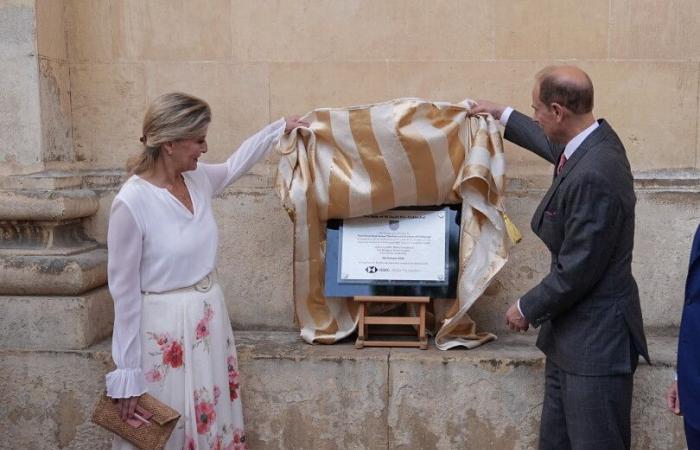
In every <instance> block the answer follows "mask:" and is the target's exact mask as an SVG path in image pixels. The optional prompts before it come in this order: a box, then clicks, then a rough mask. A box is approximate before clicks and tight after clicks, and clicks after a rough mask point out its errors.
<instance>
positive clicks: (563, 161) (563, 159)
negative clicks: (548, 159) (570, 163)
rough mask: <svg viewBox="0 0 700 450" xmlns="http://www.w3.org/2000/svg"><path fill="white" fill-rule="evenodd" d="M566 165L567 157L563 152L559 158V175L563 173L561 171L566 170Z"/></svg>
mask: <svg viewBox="0 0 700 450" xmlns="http://www.w3.org/2000/svg"><path fill="white" fill-rule="evenodd" d="M564 164H566V155H565V154H564V152H561V156H560V157H559V164H557V175H559V174H560V173H561V169H563V168H564Z"/></svg>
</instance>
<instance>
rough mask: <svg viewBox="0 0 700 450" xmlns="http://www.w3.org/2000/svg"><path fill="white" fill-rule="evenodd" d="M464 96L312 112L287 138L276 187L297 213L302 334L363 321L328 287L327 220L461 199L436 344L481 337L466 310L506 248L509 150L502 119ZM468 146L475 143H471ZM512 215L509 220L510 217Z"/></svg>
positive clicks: (327, 335) (468, 343)
mask: <svg viewBox="0 0 700 450" xmlns="http://www.w3.org/2000/svg"><path fill="white" fill-rule="evenodd" d="M471 104H472V103H471V101H469V100H465V101H464V102H462V103H459V104H450V103H437V102H428V101H425V100H420V99H413V98H406V99H396V100H392V101H389V102H385V103H378V104H372V105H364V106H357V107H350V108H321V109H317V110H315V111H312V112H310V113H308V114H307V115H306V116H305V117H304V120H306V121H308V122H310V126H309V128H297V129H295V130H294V131H292V132H291V133H290V134H289V135H287V136H285V137H283V138H282V140H281V141H280V147H279V151H280V153H281V155H282V157H281V159H280V162H279V167H278V175H277V190H278V194H279V196H280V198H281V199H282V202H283V204H284V207H285V208H286V210H287V212H288V213H289V215H290V217H291V218H292V220H293V222H294V302H295V310H296V318H297V320H298V322H299V326H300V327H301V337H302V338H303V339H304V340H305V341H307V342H309V343H325V344H330V343H334V342H336V341H338V340H340V339H342V338H344V337H346V336H348V335H349V334H351V333H352V332H353V331H354V330H355V327H356V326H357V308H356V305H355V304H354V302H353V301H352V300H351V299H348V298H326V297H324V295H323V280H324V250H325V230H326V221H327V220H328V219H334V218H349V217H357V216H364V215H367V214H371V213H378V212H382V211H385V210H388V209H391V208H395V207H398V206H421V205H440V204H445V203H460V202H461V203H462V224H461V241H460V265H459V280H458V287H457V292H458V294H457V299H456V300H455V299H452V300H447V299H445V300H438V301H434V302H433V303H434V311H435V328H436V330H435V342H436V345H437V346H438V348H440V349H448V348H452V347H455V346H464V347H467V348H473V347H476V346H478V345H480V344H482V343H484V342H487V341H490V340H492V339H494V338H495V336H494V335H492V334H491V333H484V332H481V333H477V331H476V325H475V323H474V322H473V321H472V319H471V318H470V317H469V315H468V314H467V311H468V310H469V308H470V307H471V306H472V305H473V304H474V302H475V301H476V300H477V299H478V298H479V297H480V296H481V294H482V293H483V292H484V290H485V289H486V287H487V286H488V285H489V283H490V282H491V280H492V279H493V277H494V276H495V275H496V274H497V273H498V272H499V271H500V270H501V268H502V267H503V265H504V264H505V262H506V260H507V258H508V242H507V234H508V232H510V231H512V232H513V233H514V234H513V238H514V239H515V234H516V233H517V230H516V229H515V228H514V227H513V226H512V224H510V223H509V224H508V226H506V223H505V222H506V221H507V217H506V216H505V213H504V210H503V204H504V189H505V159H504V154H503V141H502V139H501V135H500V132H499V129H498V124H497V122H496V121H495V120H494V119H493V118H492V117H491V116H486V117H483V116H479V117H476V118H470V117H469V116H468V112H469V106H470V105H471ZM466 149H469V151H468V152H467V151H466ZM504 218H505V220H504Z"/></svg>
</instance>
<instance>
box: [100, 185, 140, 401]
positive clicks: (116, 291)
mask: <svg viewBox="0 0 700 450" xmlns="http://www.w3.org/2000/svg"><path fill="white" fill-rule="evenodd" d="M142 236H143V232H142V231H141V228H140V227H139V226H138V224H137V222H136V220H135V219H134V216H133V215H132V213H131V210H130V209H129V207H128V206H127V205H126V203H124V202H123V201H121V200H120V199H119V198H116V199H115V200H114V203H113V204H112V211H111V213H110V216H109V229H108V231H107V247H108V252H107V279H108V283H109V292H110V293H111V294H112V298H113V299H114V331H113V333H112V359H114V363H115V364H116V365H117V370H115V371H113V372H110V373H108V374H107V375H106V377H105V379H106V384H107V395H108V396H109V397H112V398H127V397H134V396H137V395H141V394H143V393H144V392H146V391H147V388H146V380H145V378H144V375H143V371H142V370H141V337H140V328H141V275H140V273H139V268H140V266H141V246H142Z"/></svg>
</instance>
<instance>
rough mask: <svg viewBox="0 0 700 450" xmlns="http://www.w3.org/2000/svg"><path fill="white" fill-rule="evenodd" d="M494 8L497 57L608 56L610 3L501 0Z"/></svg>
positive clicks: (597, 1) (594, 1) (595, 1)
mask: <svg viewBox="0 0 700 450" xmlns="http://www.w3.org/2000/svg"><path fill="white" fill-rule="evenodd" d="M494 9H495V13H494V17H495V23H494V33H495V40H496V58H499V59H501V58H503V59H534V58H537V59H539V58H542V59H560V58H566V59H603V58H606V57H607V56H608V55H607V48H608V9H609V5H608V0H592V1H589V2H585V3H584V2H579V1H576V0H565V1H561V0H534V1H528V2H511V1H508V0H498V1H496V2H494Z"/></svg>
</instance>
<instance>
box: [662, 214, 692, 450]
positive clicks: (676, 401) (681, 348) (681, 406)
mask: <svg viewBox="0 0 700 450" xmlns="http://www.w3.org/2000/svg"><path fill="white" fill-rule="evenodd" d="M699 337H700V227H698V229H697V230H696V231H695V238H694V239H693V247H692V249H691V251H690V264H689V265H688V278H687V279H686V281H685V304H684V306H683V318H682V319H681V330H680V335H679V336H678V382H674V383H673V384H672V385H671V387H670V388H669V390H668V394H667V397H666V398H667V402H668V408H669V409H670V410H671V411H673V413H675V414H677V415H680V414H681V412H682V413H683V421H684V422H685V439H686V441H687V442H688V449H689V450H698V449H700V348H699V347H698V338H699Z"/></svg>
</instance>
